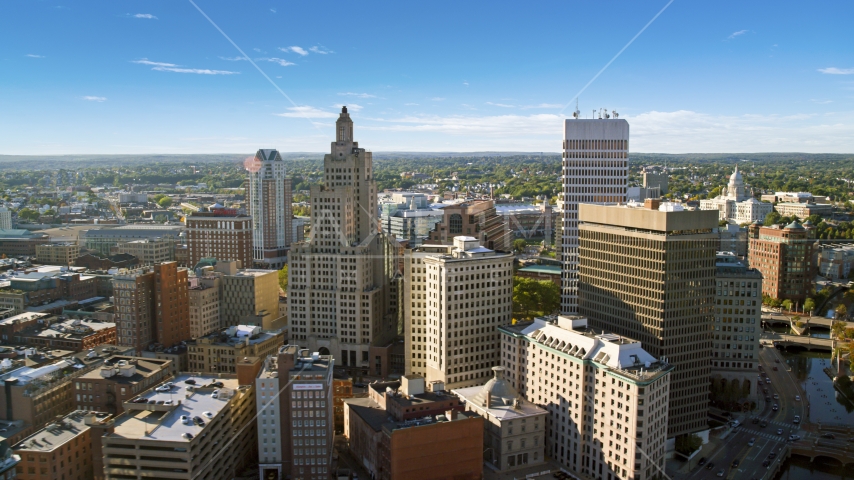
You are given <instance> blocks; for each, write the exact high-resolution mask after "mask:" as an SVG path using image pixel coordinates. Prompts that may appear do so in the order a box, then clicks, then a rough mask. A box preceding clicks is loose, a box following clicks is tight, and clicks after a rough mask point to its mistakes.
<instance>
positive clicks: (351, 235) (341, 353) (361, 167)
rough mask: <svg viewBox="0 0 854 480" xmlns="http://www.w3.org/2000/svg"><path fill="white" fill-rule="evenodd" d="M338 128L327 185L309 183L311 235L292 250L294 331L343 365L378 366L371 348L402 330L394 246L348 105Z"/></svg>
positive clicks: (300, 339) (329, 157) (303, 342)
mask: <svg viewBox="0 0 854 480" xmlns="http://www.w3.org/2000/svg"><path fill="white" fill-rule="evenodd" d="M335 127H336V128H335V131H336V138H335V141H334V142H332V149H331V150H332V151H331V153H329V154H327V155H326V156H325V157H324V158H323V185H322V186H312V187H311V194H310V198H311V234H310V236H309V238H308V240H306V241H304V242H299V243H296V244H294V245H293V246H292V248H291V252H290V258H289V262H288V263H289V268H288V321H289V325H290V335H291V339H292V340H293V341H295V342H298V343H299V344H300V345H306V346H307V347H308V348H309V349H310V350H311V351H312V352H315V351H320V352H321V353H324V354H331V355H332V356H333V357H335V358H340V359H341V363H342V364H343V365H345V366H358V367H368V366H369V365H370V366H371V370H374V367H375V362H376V361H377V357H376V355H374V356H373V357H374V358H373V359H371V358H370V357H371V356H372V355H371V347H381V346H385V345H387V344H388V342H390V341H391V340H392V339H393V338H394V336H395V335H396V334H397V333H398V330H397V312H396V311H394V310H393V305H396V303H395V302H392V299H391V296H392V288H391V284H392V282H397V281H398V278H397V277H396V273H397V260H396V256H397V250H396V245H394V244H393V242H392V239H391V238H390V237H388V236H386V234H385V233H383V232H382V230H380V224H379V218H378V214H377V212H378V208H377V184H376V180H374V174H373V162H372V158H371V153H370V152H368V151H366V150H365V149H364V148H359V144H358V142H355V141H353V121H352V120H351V119H350V114H349V113H347V107H344V108H342V109H341V115H340V116H339V118H338V121H337V122H336V124H335ZM395 243H396V242H395ZM380 361H382V359H380Z"/></svg>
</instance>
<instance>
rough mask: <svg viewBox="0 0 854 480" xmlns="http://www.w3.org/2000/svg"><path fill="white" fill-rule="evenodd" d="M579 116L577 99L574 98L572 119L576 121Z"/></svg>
mask: <svg viewBox="0 0 854 480" xmlns="http://www.w3.org/2000/svg"><path fill="white" fill-rule="evenodd" d="M580 116H581V110H579V109H578V97H576V98H575V111H574V112H572V118H575V119H577V118H578V117H580Z"/></svg>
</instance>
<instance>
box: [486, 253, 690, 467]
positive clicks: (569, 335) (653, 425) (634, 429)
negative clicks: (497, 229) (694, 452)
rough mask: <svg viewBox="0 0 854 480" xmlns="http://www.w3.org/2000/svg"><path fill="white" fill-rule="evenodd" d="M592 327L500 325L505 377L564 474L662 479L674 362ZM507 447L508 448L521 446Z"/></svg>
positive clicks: (581, 322)
mask: <svg viewBox="0 0 854 480" xmlns="http://www.w3.org/2000/svg"><path fill="white" fill-rule="evenodd" d="M582 248H583V246H582ZM582 285H583V283H582ZM595 330H596V331H594V330H593V329H589V328H588V327H587V319H586V318H584V317H576V316H560V317H557V318H554V317H551V318H537V319H535V320H534V321H533V322H521V323H517V324H515V325H506V326H503V327H501V328H500V332H501V333H502V337H503V338H502V366H503V367H504V368H505V369H506V372H507V377H508V378H507V380H508V382H509V383H510V384H511V385H512V386H513V387H514V388H516V389H518V391H519V393H521V395H522V396H523V397H524V399H525V401H528V402H531V403H534V404H536V405H538V406H540V407H541V408H543V409H545V410H546V411H548V422H547V423H546V426H545V443H546V452H547V454H548V455H549V456H550V457H551V458H552V459H553V460H554V461H556V462H558V463H560V464H561V465H562V466H563V467H564V468H566V469H567V470H569V471H570V472H572V473H575V474H576V475H579V476H581V478H597V479H598V478H602V479H605V478H610V479H612V480H616V479H626V480H628V479H633V480H637V479H652V478H659V477H664V476H665V475H664V459H665V443H666V438H667V436H666V434H667V418H668V395H669V394H670V382H671V378H670V376H671V371H672V370H673V367H672V366H671V365H668V364H667V363H665V362H661V361H659V360H657V359H656V358H654V357H653V356H652V355H650V354H649V353H648V352H646V351H645V350H644V348H643V347H642V346H641V344H640V342H637V341H634V340H630V339H628V338H625V337H621V336H619V335H615V334H610V333H609V334H601V333H597V332H601V331H600V330H598V329H595ZM703 399H704V400H707V397H706V396H704V397H703ZM535 425H536V424H535ZM507 426H508V428H509V424H508V425H507ZM514 427H515V428H521V427H522V425H521V422H519V423H516V422H514ZM529 428H531V427H529ZM535 431H536V429H535ZM508 433H509V432H508ZM506 446H507V447H509V452H510V453H512V452H517V451H518V450H517V449H521V445H518V444H511V445H506Z"/></svg>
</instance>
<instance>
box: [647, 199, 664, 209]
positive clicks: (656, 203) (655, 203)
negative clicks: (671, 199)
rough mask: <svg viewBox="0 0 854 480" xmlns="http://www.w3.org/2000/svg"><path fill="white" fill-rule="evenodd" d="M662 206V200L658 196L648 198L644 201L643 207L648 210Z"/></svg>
mask: <svg viewBox="0 0 854 480" xmlns="http://www.w3.org/2000/svg"><path fill="white" fill-rule="evenodd" d="M660 206H661V200H659V199H657V198H647V199H646V200H644V201H643V207H644V208H646V209H647V210H658V207H660Z"/></svg>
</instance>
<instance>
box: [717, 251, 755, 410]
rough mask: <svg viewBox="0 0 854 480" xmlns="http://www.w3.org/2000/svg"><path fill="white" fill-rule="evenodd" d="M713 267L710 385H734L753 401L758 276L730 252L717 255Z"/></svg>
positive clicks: (746, 397)
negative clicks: (713, 308) (713, 303)
mask: <svg viewBox="0 0 854 480" xmlns="http://www.w3.org/2000/svg"><path fill="white" fill-rule="evenodd" d="M715 267H716V269H717V274H716V275H715V283H716V288H715V327H714V331H713V332H712V382H720V381H721V380H725V381H727V382H733V381H735V382H738V385H739V387H741V392H742V393H743V398H745V399H747V400H753V401H755V400H756V396H757V390H758V389H759V386H758V385H757V384H756V371H757V367H758V366H759V335H760V334H761V333H762V326H761V324H762V274H761V273H759V271H758V270H755V269H752V268H748V267H747V264H746V263H745V262H744V261H742V260H740V259H739V258H738V257H737V256H736V255H735V254H734V253H733V252H718V254H717V259H716V261H715ZM714 391H715V389H714V387H713V392H714Z"/></svg>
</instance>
